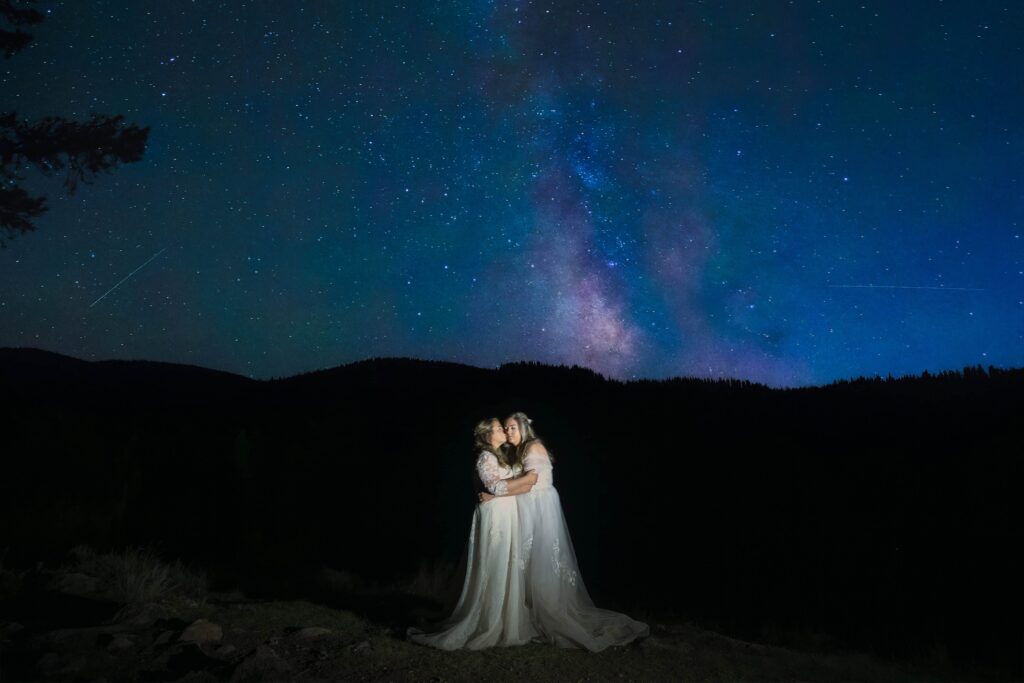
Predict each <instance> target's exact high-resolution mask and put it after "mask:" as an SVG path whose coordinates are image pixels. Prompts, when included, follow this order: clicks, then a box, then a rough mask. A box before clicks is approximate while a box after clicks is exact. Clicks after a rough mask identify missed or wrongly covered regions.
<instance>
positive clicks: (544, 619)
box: [495, 451, 650, 652]
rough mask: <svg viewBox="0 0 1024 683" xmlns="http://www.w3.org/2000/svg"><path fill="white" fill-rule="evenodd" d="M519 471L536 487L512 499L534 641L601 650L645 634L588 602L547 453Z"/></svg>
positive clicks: (641, 625)
mask: <svg viewBox="0 0 1024 683" xmlns="http://www.w3.org/2000/svg"><path fill="white" fill-rule="evenodd" d="M523 468H524V470H525V471H529V470H536V472H537V483H536V484H535V485H534V486H533V489H532V490H531V491H530V492H529V493H525V494H522V495H519V496H511V498H515V499H518V503H519V532H520V534H521V536H522V539H523V540H522V543H523V548H522V555H523V559H524V561H525V575H526V576H525V578H526V596H525V597H526V605H527V608H528V609H529V611H530V614H531V617H532V621H533V625H534V627H535V628H536V629H537V630H538V631H539V632H540V635H539V638H538V639H540V640H543V641H545V642H549V643H553V644H555V645H558V646H559V647H582V648H586V649H588V650H591V651H593V652H600V651H601V650H603V649H605V648H607V647H609V646H611V645H625V644H627V643H629V642H631V641H633V640H635V639H636V638H639V637H642V636H646V635H648V634H649V633H650V630H649V628H648V626H647V624H645V623H643V622H640V621H635V620H633V619H630V618H629V617H628V616H626V615H625V614H619V613H618V612H612V611H610V610H604V609H599V608H598V607H596V606H595V605H594V603H593V602H592V601H591V599H590V596H589V595H588V593H587V589H586V587H584V585H583V577H582V576H580V572H579V566H578V565H577V563H576V553H575V552H574V551H573V547H572V541H571V540H570V539H569V529H568V527H567V526H566V524H565V516H564V515H563V514H562V503H561V501H560V500H559V497H558V491H557V490H556V489H555V486H554V477H553V475H552V466H551V460H550V459H549V458H548V456H547V454H546V453H543V452H540V453H538V452H536V451H532V452H530V453H529V454H528V455H527V456H526V458H525V460H524V463H523ZM498 500H501V499H500V498H496V499H495V502H497V501H498ZM510 602H511V600H510Z"/></svg>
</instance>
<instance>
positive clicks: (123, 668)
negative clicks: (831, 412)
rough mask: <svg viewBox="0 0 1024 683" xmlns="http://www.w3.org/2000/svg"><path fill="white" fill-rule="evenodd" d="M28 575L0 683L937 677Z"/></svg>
mask: <svg viewBox="0 0 1024 683" xmlns="http://www.w3.org/2000/svg"><path fill="white" fill-rule="evenodd" d="M23 578H24V577H23ZM36 578H37V579H38V580H36V581H28V580H23V581H22V585H21V586H20V590H19V591H18V593H17V597H16V599H14V598H11V596H10V592H8V593H9V594H8V596H7V597H8V599H7V600H5V601H4V602H3V603H2V604H3V605H4V606H5V607H6V608H7V609H6V610H5V611H7V612H8V613H9V614H12V615H16V616H18V617H19V618H20V619H21V621H4V619H5V618H6V616H5V615H4V614H3V613H2V612H0V681H9V680H48V681H58V680H64V681H278V680H294V681H316V680H344V681H405V680H408V681H480V680H538V681H545V680H550V681H602V680H608V681H630V680H633V681H652V680H653V681H662V680H722V681H740V680H757V681H776V680H777V681H833V680H835V681H855V680H856V681H894V680H921V681H923V680H942V677H941V676H939V675H936V674H934V673H932V672H929V671H926V670H922V669H910V668H907V667H906V666H903V665H898V664H893V663H887V662H883V661H879V660H877V659H874V658H872V657H869V656H865V655H858V654H829V655H822V654H813V653H802V652H796V651H792V650H788V649H784V648H780V647H771V646H766V645H761V644H757V643H750V642H744V641H740V640H736V639H732V638H728V637H725V636H722V635H719V634H716V633H713V632H709V631H706V630H701V629H699V628H697V627H695V626H693V625H690V624H657V623H655V624H652V634H651V636H650V637H649V638H646V639H644V640H643V641H640V642H638V643H635V644H633V645H630V646H628V647H623V648H612V649H609V650H607V651H605V652H602V653H598V654H593V653H588V652H583V651H578V650H562V649H558V648H555V647H552V646H548V645H540V644H531V645H526V646H523V647H516V648H499V649H491V650H485V651H480V652H468V651H459V652H441V651H436V650H432V649H429V648H425V647H422V646H418V645H415V644H413V643H409V642H407V641H406V640H405V639H404V634H403V633H401V632H396V631H395V630H393V629H392V628H389V627H386V626H382V625H380V624H378V623H376V622H372V621H369V620H367V619H365V618H362V617H360V616H358V615H356V614H354V613H353V612H349V611H344V610H338V609H331V608H328V607H325V606H322V605H318V604H313V603H311V602H306V601H257V600H252V599H249V598H247V597H245V596H244V595H242V594H240V593H238V592H233V593H217V592H209V593H206V594H204V595H203V597H202V598H201V599H198V600H197V599H194V598H190V597H187V596H181V595H175V596H172V597H167V596H165V597H164V598H163V599H161V600H159V601H154V602H150V603H139V602H136V603H134V604H130V605H124V604H121V603H119V602H118V601H116V600H111V599H110V598H109V595H110V592H109V591H107V592H104V591H103V589H102V586H101V585H100V584H101V581H100V580H99V579H97V578H96V577H93V576H89V575H87V574H83V573H79V572H68V571H63V572H37V573H36ZM59 624H60V625H59ZM947 678H948V676H947Z"/></svg>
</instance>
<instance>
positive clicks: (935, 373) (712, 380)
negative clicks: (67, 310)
mask: <svg viewBox="0 0 1024 683" xmlns="http://www.w3.org/2000/svg"><path fill="white" fill-rule="evenodd" d="M9 352H15V353H19V352H28V353H32V352H37V353H40V354H48V355H51V356H57V357H60V358H66V359H69V360H73V361H80V362H83V363H100V364H102V363H150V364H152V365H157V366H174V367H182V368H195V369H197V370H204V371H208V372H212V373H219V374H224V375H231V376H233V377H239V378H242V379H246V380H251V381H254V382H275V381H283V380H289V379H295V378H298V377H308V376H311V375H317V374H320V373H329V372H331V371H333V370H338V369H340V368H348V367H353V366H358V365H362V364H366V363H376V362H389V361H395V362H413V363H425V364H434V365H450V366H452V367H462V368H470V369H473V370H500V369H501V368H504V367H513V366H534V367H541V368H554V369H564V370H581V371H585V372H589V373H593V374H594V375H595V376H597V377H600V378H601V379H602V380H604V381H606V382H612V383H616V384H634V383H646V382H654V383H658V382H677V381H684V382H697V383H708V384H718V383H721V384H748V385H751V386H759V387H764V388H766V389H772V390H780V391H785V390H794V389H824V388H827V387H830V386H834V385H843V384H850V383H853V382H862V381H870V382H874V381H878V380H882V381H897V380H909V379H920V378H928V377H945V376H949V375H957V374H961V375H962V374H964V372H965V371H968V372H971V371H978V370H981V371H983V372H985V373H989V372H991V371H997V372H1004V373H1014V372H1020V371H1024V366H1021V367H1016V366H1010V367H1006V366H997V365H981V364H976V365H965V366H962V367H958V368H944V369H941V370H934V369H924V370H922V371H921V372H918V373H905V374H893V373H888V374H886V375H881V374H876V375H859V376H851V377H841V378H838V379H834V380H832V381H830V382H827V383H824V384H796V385H773V384H766V383H764V382H757V381H754V380H749V379H744V378H742V377H702V376H699V375H669V376H665V377H633V378H629V379H621V378H617V377H611V376H608V375H605V374H602V373H601V372H599V371H598V370H595V369H594V368H590V367H587V366H586V365H579V364H572V365H569V364H551V363H544V362H542V361H534V360H525V359H524V360H515V361H508V362H505V363H501V364H499V365H497V366H494V367H488V366H481V365H473V364H471V363H463V362H460V361H453V360H445V359H433V358H415V357H412V356H371V357H368V358H361V359H359V360H354V361H349V362H346V363H339V364H337V365H331V366H327V367H322V368H314V369H311V370H305V371H302V372H298V373H295V374H292V375H272V376H267V377H257V376H252V375H245V374H242V373H239V372H234V371H232V370H225V369H222V368H216V367H211V366H206V365H197V364H193V363H179V362H174V361H164V360H154V359H149V358H82V357H79V356H74V355H71V354H68V353H62V352H59V351H52V350H49V349H44V348H39V347H34V346H4V347H0V354H3V353H9Z"/></svg>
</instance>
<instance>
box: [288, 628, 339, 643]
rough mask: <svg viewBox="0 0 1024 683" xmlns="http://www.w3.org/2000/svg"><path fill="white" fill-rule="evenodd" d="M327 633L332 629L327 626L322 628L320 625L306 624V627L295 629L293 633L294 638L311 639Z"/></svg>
mask: <svg viewBox="0 0 1024 683" xmlns="http://www.w3.org/2000/svg"><path fill="white" fill-rule="evenodd" d="M328 633H333V631H331V629H329V628H323V627H321V626H307V627H306V628H301V629H299V630H298V631H296V632H295V633H294V637H295V639H296V640H313V639H314V638H319V637H320V636H325V635H327V634H328Z"/></svg>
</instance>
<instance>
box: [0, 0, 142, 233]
mask: <svg viewBox="0 0 1024 683" xmlns="http://www.w3.org/2000/svg"><path fill="white" fill-rule="evenodd" d="M35 3H36V0H0V20H2V21H5V22H6V23H7V24H9V25H10V26H11V27H12V28H13V30H6V29H4V28H0V52H3V55H4V58H5V59H10V58H11V57H12V56H14V55H15V54H17V53H18V52H20V51H21V50H23V49H25V47H26V46H28V45H29V44H30V43H31V42H32V35H31V34H29V33H27V32H26V31H24V30H22V27H23V26H29V25H33V24H38V23H40V22H42V20H43V15H42V14H41V13H40V12H39V11H37V10H36V9H35V8H34V7H33V5H35ZM148 137H149V127H148V126H147V127H145V128H140V127H139V126H137V125H135V124H126V123H125V120H124V116H121V115H115V116H110V115H106V114H92V118H91V119H90V120H88V121H85V122H78V121H70V120H68V119H65V118H62V117H59V116H47V117H45V118H43V119H42V120H39V121H24V120H21V119H20V118H19V117H18V115H17V113H15V112H4V113H0V247H6V246H7V241H8V240H10V239H13V238H14V237H16V236H18V235H20V234H24V233H26V232H28V231H30V230H34V229H35V223H34V220H35V219H36V218H38V217H39V216H41V215H42V214H43V213H45V212H46V209H47V207H46V197H45V196H33V195H31V194H29V193H28V192H27V191H26V190H25V189H24V188H23V187H21V186H20V185H19V183H21V182H22V181H24V176H22V175H21V171H23V170H24V169H26V168H29V167H34V168H35V169H36V170H38V171H39V172H40V173H42V174H43V175H44V176H47V177H49V176H52V175H53V174H55V173H60V172H65V176H64V188H65V189H66V190H67V192H68V194H69V195H73V194H74V193H75V190H76V189H77V188H78V185H79V184H80V183H86V184H90V183H92V181H93V179H94V178H95V177H96V176H97V175H98V174H99V173H102V172H105V173H109V172H110V171H111V170H113V169H114V168H116V167H117V166H118V165H120V164H127V163H132V162H136V161H139V160H140V159H142V155H143V152H144V151H145V147H146V140H147V139H148Z"/></svg>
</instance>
